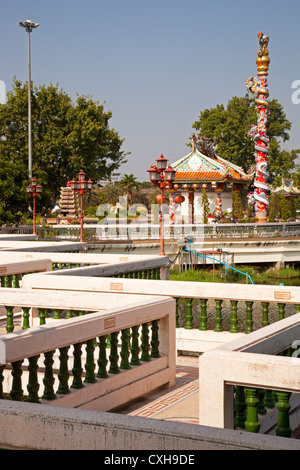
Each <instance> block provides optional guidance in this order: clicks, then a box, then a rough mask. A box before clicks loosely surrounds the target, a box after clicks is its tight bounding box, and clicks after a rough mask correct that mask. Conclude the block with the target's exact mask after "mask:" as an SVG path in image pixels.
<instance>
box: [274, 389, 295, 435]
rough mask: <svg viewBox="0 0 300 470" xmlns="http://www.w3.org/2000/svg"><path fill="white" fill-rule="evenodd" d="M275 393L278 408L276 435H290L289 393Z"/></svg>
mask: <svg viewBox="0 0 300 470" xmlns="http://www.w3.org/2000/svg"><path fill="white" fill-rule="evenodd" d="M275 393H276V395H277V409H278V420H277V426H276V427H275V432H276V435H277V436H281V437H290V436H291V433H292V430H291V428H290V419H289V410H290V408H291V405H290V404H289V398H290V395H291V394H290V393H288V392H278V391H276V392H275Z"/></svg>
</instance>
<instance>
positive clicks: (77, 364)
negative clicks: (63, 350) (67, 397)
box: [71, 343, 84, 390]
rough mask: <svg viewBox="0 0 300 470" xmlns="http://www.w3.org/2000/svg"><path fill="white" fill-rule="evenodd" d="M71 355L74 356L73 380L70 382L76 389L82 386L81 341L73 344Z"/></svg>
mask: <svg viewBox="0 0 300 470" xmlns="http://www.w3.org/2000/svg"><path fill="white" fill-rule="evenodd" d="M73 356H74V362H73V369H72V374H73V382H72V385H71V388H75V389H77V390H78V389H80V388H82V387H83V386H84V385H83V383H82V373H83V368H82V366H81V356H82V343H76V344H74V351H73Z"/></svg>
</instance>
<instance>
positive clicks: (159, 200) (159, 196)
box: [156, 194, 165, 204]
mask: <svg viewBox="0 0 300 470" xmlns="http://www.w3.org/2000/svg"><path fill="white" fill-rule="evenodd" d="M156 200H157V202H158V203H159V204H160V203H161V195H160V194H158V196H156ZM163 202H165V196H163Z"/></svg>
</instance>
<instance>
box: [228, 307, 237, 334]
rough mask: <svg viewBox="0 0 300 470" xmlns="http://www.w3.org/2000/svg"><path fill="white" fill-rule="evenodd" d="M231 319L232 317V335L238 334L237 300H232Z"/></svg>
mask: <svg viewBox="0 0 300 470" xmlns="http://www.w3.org/2000/svg"><path fill="white" fill-rule="evenodd" d="M230 304H231V317H230V330H229V331H230V333H237V331H238V329H237V323H238V318H237V304H238V301H237V300H231V301H230Z"/></svg>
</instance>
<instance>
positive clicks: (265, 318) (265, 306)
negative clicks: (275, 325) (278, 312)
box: [261, 302, 270, 327]
mask: <svg viewBox="0 0 300 470" xmlns="http://www.w3.org/2000/svg"><path fill="white" fill-rule="evenodd" d="M261 308H262V326H263V327H264V326H267V325H269V324H270V322H269V302H262V303H261Z"/></svg>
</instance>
